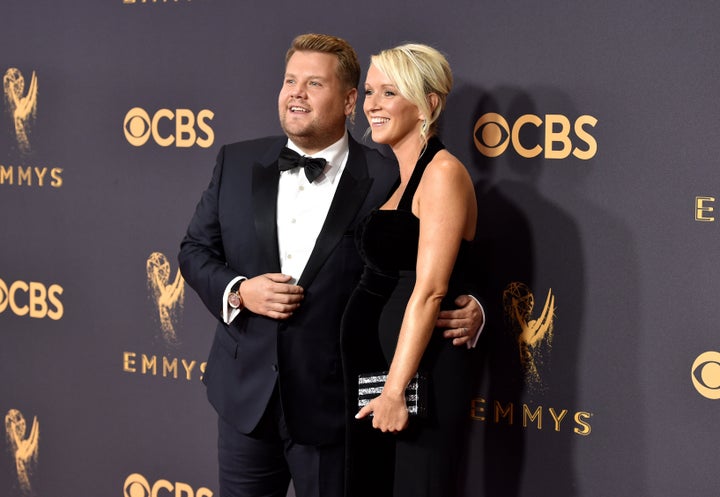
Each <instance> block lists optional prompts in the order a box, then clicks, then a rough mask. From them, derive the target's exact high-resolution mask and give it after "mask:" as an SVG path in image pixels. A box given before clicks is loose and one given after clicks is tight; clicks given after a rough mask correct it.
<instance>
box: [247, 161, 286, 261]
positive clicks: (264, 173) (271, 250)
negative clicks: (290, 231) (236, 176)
mask: <svg viewBox="0 0 720 497" xmlns="http://www.w3.org/2000/svg"><path fill="white" fill-rule="evenodd" d="M279 178H280V172H279V171H278V168H277V160H275V161H274V162H272V163H270V164H269V165H266V164H258V163H256V164H255V165H254V166H253V174H252V192H253V215H254V217H255V231H256V232H257V237H258V241H259V243H260V251H261V252H262V253H264V254H266V258H267V262H268V264H269V267H270V269H269V271H268V272H272V273H279V272H280V256H279V254H278V238H277V222H276V219H277V194H278V180H279Z"/></svg>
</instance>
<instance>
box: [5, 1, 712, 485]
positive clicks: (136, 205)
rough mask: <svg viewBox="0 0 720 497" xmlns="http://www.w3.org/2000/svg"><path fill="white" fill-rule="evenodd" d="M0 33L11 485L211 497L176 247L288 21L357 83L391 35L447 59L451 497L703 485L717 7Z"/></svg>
mask: <svg viewBox="0 0 720 497" xmlns="http://www.w3.org/2000/svg"><path fill="white" fill-rule="evenodd" d="M0 19H2V23H1V25H2V37H1V40H2V41H1V42H0V75H1V76H2V82H3V84H2V98H1V99H0V106H1V107H0V213H1V216H0V415H1V416H2V419H4V424H3V425H2V427H0V430H1V431H2V434H0V495H2V496H3V497H28V496H36V497H49V496H54V497H63V496H67V497H76V496H79V495H97V496H103V497H112V496H117V497H146V496H152V497H171V496H172V497H211V496H213V495H217V482H216V472H217V464H216V448H215V447H216V417H215V414H214V412H213V410H212V409H211V407H210V406H209V404H208V403H207V401H206V399H205V391H204V387H203V385H202V381H201V380H202V376H203V372H204V370H205V364H206V363H205V361H206V358H207V355H208V352H209V348H210V343H211V339H212V335H213V329H214V323H213V321H212V317H210V316H209V314H208V313H207V311H206V310H205V308H204V307H203V306H202V304H201V303H200V301H199V299H198V298H197V297H196V295H195V294H194V292H193V291H192V290H191V289H190V288H189V287H188V286H187V284H186V283H185V282H184V281H183V279H182V277H181V275H180V273H179V271H178V264H177V259H176V255H177V251H178V246H179V242H180V240H181V238H182V236H183V235H184V231H185V228H186V226H187V223H188V221H189V219H190V216H191V214H192V212H193V210H194V208H195V205H196V203H197V201H198V199H199V196H200V193H201V191H202V190H203V189H204V188H205V186H206V185H207V183H208V181H209V179H210V174H211V170H212V167H213V165H214V160H215V155H216V154H217V151H218V149H219V147H220V146H221V145H222V144H224V143H228V142H232V141H237V140H241V139H249V138H255V137H260V136H264V135H268V134H279V133H280V128H279V125H278V119H277V93H278V91H279V88H280V85H281V82H282V76H283V71H284V54H285V51H286V49H287V47H288V45H289V43H290V41H291V40H292V39H293V38H294V37H295V36H296V35H298V34H300V33H304V32H324V33H330V34H336V35H338V36H341V37H343V38H346V39H347V40H348V41H350V42H351V43H352V44H353V46H354V47H355V48H356V49H357V51H358V54H359V56H360V58H361V61H362V63H363V66H364V67H365V68H366V67H367V64H368V61H369V56H370V55H371V54H373V53H375V52H377V51H378V50H380V49H382V48H386V47H390V46H393V45H396V44H399V43H402V42H405V41H419V42H424V43H428V44H431V45H433V46H435V47H437V48H438V49H440V50H441V51H443V52H444V53H446V54H447V56H448V59H449V60H450V62H451V65H452V67H453V70H454V74H455V79H456V84H455V88H454V90H453V92H452V94H451V96H450V99H449V103H448V109H447V111H446V115H445V118H444V120H443V123H442V137H443V140H444V142H445V144H446V145H447V146H448V148H449V149H450V150H451V151H452V152H454V153H455V154H456V155H457V156H458V157H459V158H461V159H462V160H463V162H464V163H465V164H466V165H467V166H468V168H469V170H470V171H471V174H472V176H473V178H474V180H475V183H476V186H477V193H478V202H479V205H480V219H479V231H478V232H479V235H478V250H477V254H476V259H477V263H478V264H477V266H478V269H477V275H476V279H477V281H478V285H479V287H480V288H481V297H482V298H483V299H484V301H485V305H486V312H487V327H486V329H485V331H484V332H483V335H482V336H481V339H480V343H479V345H478V348H477V349H476V350H475V352H474V354H475V359H476V360H475V365H476V368H475V373H474V376H473V378H471V379H470V380H471V381H473V382H474V384H475V392H476V393H475V396H474V399H473V401H472V403H471V404H470V405H468V416H470V417H471V418H472V423H471V429H470V431H469V432H468V437H467V440H468V446H467V447H466V448H465V450H467V458H466V460H467V465H466V468H465V476H464V478H465V483H464V486H465V494H464V495H465V496H468V497H470V496H473V497H475V496H477V497H543V496H561V497H591V496H593V497H607V496H625V495H633V496H652V497H665V496H667V497H674V496H694V497H710V496H715V495H718V490H719V489H720V481H718V477H717V456H718V453H719V450H720V432H719V431H718V429H717V427H718V423H720V340H718V319H717V295H718V293H720V269H719V267H720V266H719V265H718V257H717V253H718V244H719V243H720V210H719V209H720V169H718V166H719V165H720V162H719V161H718V156H719V155H720V134H719V132H720V126H719V125H718V116H719V115H720V65H719V64H718V53H720V34H718V30H717V25H718V21H720V6H719V5H718V4H716V3H713V2H689V3H688V2H680V1H677V0H659V1H655V2H647V1H644V2H621V1H619V0H608V1H606V2H585V1H580V2H555V3H552V2H550V3H548V2H536V1H531V0H516V1H510V2H489V1H484V0H473V1H470V0H462V1H459V2H455V3H452V4H445V5H443V4H441V3H439V2H431V1H426V0H416V1H415V2H397V3H392V2H390V3H388V2H386V1H380V0H369V1H366V2H362V3H343V2H330V1H326V0H316V1H312V2H307V3H305V4H298V3H296V2H285V1H284V0H278V1H277V2H269V3H267V4H265V3H262V2H261V3H253V2H235V1H232V0H155V1H151V0H92V1H91V0H76V1H73V2H58V1H50V0H35V1H32V2H22V1H14V0H11V1H7V2H3V4H2V6H0ZM365 128H366V123H365V120H364V117H362V115H361V113H360V114H359V115H358V118H357V120H356V123H355V124H354V125H353V126H352V127H351V128H350V129H351V132H352V133H353V134H354V135H355V136H356V137H358V138H361V137H362V135H363V133H364V131H365ZM459 450H460V449H459ZM289 495H294V492H293V490H292V489H290V493H289Z"/></svg>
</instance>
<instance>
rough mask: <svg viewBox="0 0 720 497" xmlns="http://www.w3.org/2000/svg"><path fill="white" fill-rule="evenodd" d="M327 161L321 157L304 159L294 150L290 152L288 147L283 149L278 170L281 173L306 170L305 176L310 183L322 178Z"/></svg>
mask: <svg viewBox="0 0 720 497" xmlns="http://www.w3.org/2000/svg"><path fill="white" fill-rule="evenodd" d="M326 164H327V161H326V160H325V159H321V158H319V157H303V156H302V155H300V154H299V153H297V152H295V151H294V150H290V149H289V148H287V147H283V149H282V152H280V157H278V169H280V170H281V171H287V170H289V169H292V168H294V167H302V168H303V169H305V176H307V179H308V181H309V182H310V183H312V182H313V181H315V179H316V178H317V177H318V176H320V174H321V173H322V172H323V171H324V170H325V165H326Z"/></svg>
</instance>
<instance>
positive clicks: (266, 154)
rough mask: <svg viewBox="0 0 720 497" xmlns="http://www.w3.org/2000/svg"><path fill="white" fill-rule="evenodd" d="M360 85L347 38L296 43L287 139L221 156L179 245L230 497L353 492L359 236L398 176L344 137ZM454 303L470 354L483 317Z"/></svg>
mask: <svg viewBox="0 0 720 497" xmlns="http://www.w3.org/2000/svg"><path fill="white" fill-rule="evenodd" d="M359 78H360V66H359V63H358V60H357V56H356V54H355V51H354V50H353V49H352V47H351V46H350V45H349V44H348V43H347V42H345V41H344V40H342V39H339V38H335V37H332V36H326V35H301V36H299V37H297V38H296V39H295V40H294V41H293V45H292V46H291V48H290V50H289V51H288V53H287V57H286V73H285V78H284V82H283V86H282V88H281V90H280V95H279V99H278V108H279V114H280V123H281V125H282V128H283V130H284V132H285V134H286V136H282V137H269V138H262V139H258V140H252V141H245V142H239V143H234V144H231V145H226V146H223V147H222V149H221V150H220V153H219V154H218V158H217V163H216V166H215V169H214V171H213V176H212V180H211V182H210V184H209V186H208V188H207V190H205V192H204V193H203V195H202V198H201V199H200V202H199V204H198V206H197V209H196V211H195V214H194V216H193V218H192V220H191V221H190V224H189V227H188V230H187V234H186V236H185V238H184V239H183V241H182V244H181V247H180V254H179V262H180V268H181V271H182V274H183V277H184V278H185V280H186V281H187V282H188V284H189V285H190V286H191V287H192V288H193V289H194V290H195V291H196V292H197V293H198V295H199V296H200V298H201V299H202V301H203V302H204V303H205V305H206V306H207V308H208V309H209V310H210V312H211V313H212V314H213V315H214V316H216V317H217V319H218V321H219V323H218V326H217V329H216V332H215V339H214V342H213V345H212V348H211V351H210V357H209V359H208V363H207V368H206V371H205V374H204V377H203V381H204V383H205V384H206V386H207V395H208V398H209V400H210V402H211V403H212V405H213V406H214V407H215V409H216V410H217V412H218V414H219V421H218V426H219V437H218V440H219V441H218V452H219V470H220V496H221V497H228V496H232V497H256V496H272V497H284V496H285V495H286V493H287V489H288V486H289V482H290V479H292V480H293V484H294V488H295V492H296V495H297V496H298V497H341V495H342V492H343V490H342V489H343V466H344V453H343V452H344V444H343V438H344V420H345V415H344V411H345V402H344V393H343V375H342V364H341V359H340V348H339V341H340V320H341V317H342V314H343V310H344V307H345V304H346V302H347V299H348V297H349V295H350V293H351V292H352V290H353V288H354V286H355V284H356V283H357V281H358V278H359V275H360V273H361V271H362V261H361V259H360V257H359V255H358V253H357V251H356V248H355V244H354V237H353V231H354V227H355V225H356V224H357V222H358V221H359V220H361V219H363V218H364V217H365V216H366V215H367V214H368V213H369V212H370V210H371V209H373V208H375V207H377V206H378V205H380V204H381V203H382V202H383V201H384V200H385V198H386V196H387V194H388V192H389V190H390V188H391V187H392V185H393V183H394V182H395V180H396V179H397V174H398V173H397V165H396V163H395V162H394V161H393V160H391V159H388V158H385V157H383V156H382V155H381V154H380V153H378V152H377V151H375V150H372V149H370V148H367V147H365V146H362V145H360V144H358V143H357V142H356V141H355V140H353V138H352V137H351V136H350V135H349V133H348V132H347V130H346V127H345V124H346V118H347V117H348V116H351V115H353V114H354V111H355V104H356V101H357V86H358V83H359ZM313 155H314V156H315V158H319V159H320V160H319V161H318V160H315V158H313V159H311V158H310V156H313ZM294 165H299V166H301V167H302V170H301V168H299V167H293V166H294ZM280 169H283V171H281V170H280ZM313 170H314V171H315V172H313ZM457 302H458V305H462V306H463V307H462V308H461V309H458V310H456V311H452V312H451V313H446V314H445V315H443V316H441V317H443V319H441V320H439V324H440V325H441V326H444V327H447V328H450V329H448V330H447V331H446V332H445V334H446V336H448V337H451V338H453V339H454V340H455V342H456V344H458V345H464V344H465V343H466V342H467V341H468V340H469V339H470V338H472V336H473V335H474V334H475V333H476V331H477V329H478V328H479V326H480V324H481V321H482V314H481V310H480V309H479V306H478V305H477V304H476V303H475V302H474V301H473V300H472V299H471V298H470V297H467V296H461V297H459V298H458V301H457Z"/></svg>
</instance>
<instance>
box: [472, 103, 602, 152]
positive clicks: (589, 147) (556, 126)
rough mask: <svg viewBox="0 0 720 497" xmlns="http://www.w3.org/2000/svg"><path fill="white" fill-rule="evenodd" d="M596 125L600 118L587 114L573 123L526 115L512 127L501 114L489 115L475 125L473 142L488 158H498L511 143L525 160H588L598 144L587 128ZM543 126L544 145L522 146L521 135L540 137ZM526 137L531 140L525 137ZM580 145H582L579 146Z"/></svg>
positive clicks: (557, 116) (561, 118) (553, 116)
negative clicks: (540, 157)
mask: <svg viewBox="0 0 720 497" xmlns="http://www.w3.org/2000/svg"><path fill="white" fill-rule="evenodd" d="M596 124H597V119H595V118H594V117H593V116H587V115H585V116H580V117H578V118H577V119H576V120H575V122H574V123H572V124H571V123H570V119H568V118H567V117H565V116H563V115H561V114H546V115H545V119H544V120H543V119H541V118H540V117H538V116H536V115H533V114H525V115H523V116H520V117H519V118H518V119H517V120H516V121H515V122H514V123H512V125H511V124H510V123H508V121H507V119H505V118H504V117H503V116H501V115H500V114H496V113H494V112H489V113H487V114H484V115H483V116H481V117H480V119H478V120H477V122H476V123H475V128H474V129H473V140H474V141H475V146H476V147H477V149H478V150H479V151H480V153H481V154H483V155H484V156H486V157H498V156H500V155H502V154H503V153H504V152H505V151H506V150H507V148H508V147H509V146H510V145H511V144H512V147H513V149H514V150H515V152H517V153H518V155H520V156H521V157H525V158H526V159H531V158H533V157H537V156H539V155H540V154H543V157H544V158H546V159H565V158H567V157H569V156H570V154H572V155H573V156H574V157H577V158H578V159H581V160H589V159H591V158H593V157H594V156H595V154H596V153H597V141H596V140H595V138H594V137H593V136H592V135H591V134H590V133H589V132H588V131H587V127H595V125H596ZM541 127H542V128H544V132H543V134H542V136H541V142H542V143H523V140H522V139H521V136H523V135H522V134H521V133H524V134H525V135H527V134H530V133H532V134H534V135H538V134H539V133H537V131H538V130H539V129H540V128H541ZM523 128H525V129H524V130H523ZM523 138H524V139H525V141H528V139H527V137H526V136H523ZM578 143H580V144H581V146H577V145H576V144H578Z"/></svg>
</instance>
